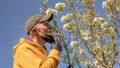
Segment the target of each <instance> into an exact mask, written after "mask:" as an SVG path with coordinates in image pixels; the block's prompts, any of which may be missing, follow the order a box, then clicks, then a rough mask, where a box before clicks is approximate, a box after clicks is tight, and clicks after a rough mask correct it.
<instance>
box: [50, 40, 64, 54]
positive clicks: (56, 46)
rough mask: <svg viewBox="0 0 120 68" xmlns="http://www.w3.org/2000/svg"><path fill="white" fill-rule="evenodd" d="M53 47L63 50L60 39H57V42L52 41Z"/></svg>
mask: <svg viewBox="0 0 120 68" xmlns="http://www.w3.org/2000/svg"><path fill="white" fill-rule="evenodd" d="M51 49H57V50H59V51H60V52H61V51H62V46H61V44H60V43H59V41H58V40H56V41H55V42H53V43H51Z"/></svg>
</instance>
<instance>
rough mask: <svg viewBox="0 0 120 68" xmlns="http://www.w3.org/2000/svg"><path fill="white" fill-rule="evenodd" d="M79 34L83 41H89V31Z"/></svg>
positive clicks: (82, 31)
mask: <svg viewBox="0 0 120 68" xmlns="http://www.w3.org/2000/svg"><path fill="white" fill-rule="evenodd" d="M81 34H82V37H83V39H84V40H86V41H87V40H89V39H90V38H91V37H89V34H90V31H89V30H81Z"/></svg>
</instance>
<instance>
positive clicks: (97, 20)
mask: <svg viewBox="0 0 120 68" xmlns="http://www.w3.org/2000/svg"><path fill="white" fill-rule="evenodd" d="M93 22H94V24H98V25H100V27H101V29H102V30H103V31H104V30H105V29H106V27H107V22H106V21H105V19H104V18H102V17H95V18H94V20H93Z"/></svg>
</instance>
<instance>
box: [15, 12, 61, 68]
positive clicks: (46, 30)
mask: <svg viewBox="0 0 120 68" xmlns="http://www.w3.org/2000/svg"><path fill="white" fill-rule="evenodd" d="M52 19H53V14H48V15H44V16H41V15H35V16H32V17H30V18H29V19H28V20H27V22H26V25H25V30H26V33H27V34H28V38H29V39H26V38H21V39H20V42H19V43H18V44H17V45H16V46H14V48H13V50H14V55H13V57H14V63H13V68H57V66H58V64H59V62H60V52H61V50H62V47H61V45H60V43H59V42H58V41H55V40H54V37H53V36H52V27H51V25H50V24H49V23H48V22H50V21H51V20H52ZM46 42H48V43H50V44H51V50H50V54H48V55H47V51H46V48H45V46H44V45H45V43H46Z"/></svg>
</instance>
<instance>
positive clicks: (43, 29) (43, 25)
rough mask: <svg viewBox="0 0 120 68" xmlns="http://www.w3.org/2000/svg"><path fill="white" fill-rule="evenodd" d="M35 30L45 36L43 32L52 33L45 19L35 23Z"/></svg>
mask: <svg viewBox="0 0 120 68" xmlns="http://www.w3.org/2000/svg"><path fill="white" fill-rule="evenodd" d="M36 31H37V33H38V34H39V35H40V36H42V37H45V34H48V35H51V34H52V27H51V25H50V24H49V23H48V22H47V21H45V22H43V23H38V24H37V25H36Z"/></svg>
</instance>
